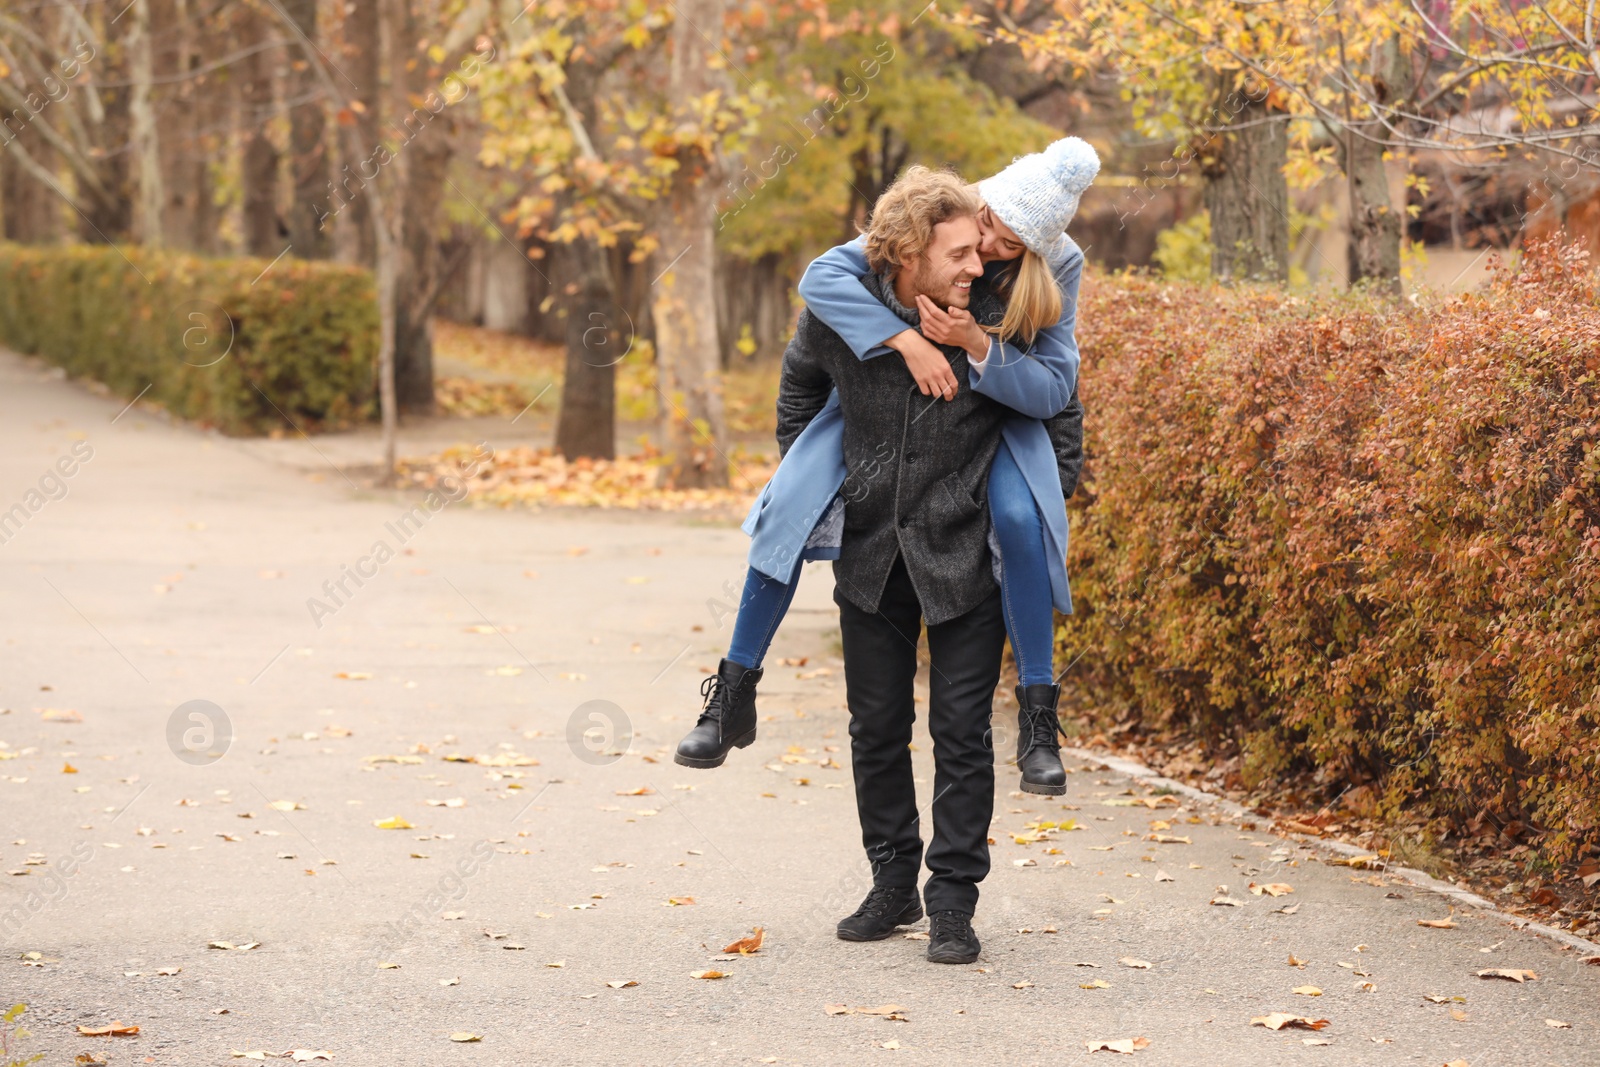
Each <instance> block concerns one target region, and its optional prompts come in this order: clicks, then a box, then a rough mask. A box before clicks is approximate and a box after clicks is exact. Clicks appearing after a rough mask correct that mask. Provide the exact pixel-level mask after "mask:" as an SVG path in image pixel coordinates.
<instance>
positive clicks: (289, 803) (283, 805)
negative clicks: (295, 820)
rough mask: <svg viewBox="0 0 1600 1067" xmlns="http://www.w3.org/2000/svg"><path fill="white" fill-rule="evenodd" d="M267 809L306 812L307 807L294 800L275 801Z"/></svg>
mask: <svg viewBox="0 0 1600 1067" xmlns="http://www.w3.org/2000/svg"><path fill="white" fill-rule="evenodd" d="M267 807H269V808H271V809H272V810H273V811H305V810H306V806H305V805H304V804H301V803H298V802H296V801H293V800H274V801H272V802H271V803H270V804H268V805H267Z"/></svg>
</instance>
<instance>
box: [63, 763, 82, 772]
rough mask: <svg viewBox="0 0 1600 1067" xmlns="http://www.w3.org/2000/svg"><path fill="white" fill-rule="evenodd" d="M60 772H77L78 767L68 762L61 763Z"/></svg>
mask: <svg viewBox="0 0 1600 1067" xmlns="http://www.w3.org/2000/svg"><path fill="white" fill-rule="evenodd" d="M61 773H62V774H77V773H78V768H76V767H74V766H73V765H72V764H70V763H63V764H62V765H61Z"/></svg>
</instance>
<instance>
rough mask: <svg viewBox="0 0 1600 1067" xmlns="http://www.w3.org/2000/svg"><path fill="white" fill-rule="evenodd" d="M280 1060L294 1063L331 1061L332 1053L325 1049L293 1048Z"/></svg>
mask: <svg viewBox="0 0 1600 1067" xmlns="http://www.w3.org/2000/svg"><path fill="white" fill-rule="evenodd" d="M281 1058H283V1059H290V1060H293V1061H294V1062H296V1063H310V1062H311V1061H312V1060H331V1059H333V1053H331V1052H329V1051H328V1050H327V1049H315V1050H313V1049H308V1048H295V1049H290V1050H289V1051H288V1052H285V1053H284V1054H283V1056H282V1057H281Z"/></svg>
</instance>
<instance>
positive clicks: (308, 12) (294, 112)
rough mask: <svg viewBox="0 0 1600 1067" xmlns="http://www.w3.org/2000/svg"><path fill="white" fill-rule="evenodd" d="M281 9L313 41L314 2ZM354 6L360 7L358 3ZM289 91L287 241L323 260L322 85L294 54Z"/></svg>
mask: <svg viewBox="0 0 1600 1067" xmlns="http://www.w3.org/2000/svg"><path fill="white" fill-rule="evenodd" d="M283 6H284V11H285V12H286V13H287V14H288V16H289V18H291V19H292V20H293V21H294V24H295V25H296V26H298V27H299V28H300V32H301V33H302V34H304V35H305V38H304V39H305V40H306V41H310V42H311V43H312V44H313V45H315V44H317V41H318V33H317V0H283ZM358 6H359V5H358ZM289 70H290V74H289V79H288V90H287V91H288V95H289V97H290V98H291V99H293V100H295V101H297V103H296V104H295V106H294V107H293V108H292V109H291V110H290V112H289V165H290V171H291V174H292V178H291V180H292V182H293V187H294V201H293V204H292V205H291V206H290V209H289V241H290V243H291V244H293V245H294V254H295V255H297V256H299V257H300V258H301V259H326V258H328V245H329V237H330V236H331V235H330V234H329V232H328V230H327V229H326V228H325V227H324V226H323V224H322V215H323V213H324V212H331V211H332V208H331V207H327V206H325V205H326V203H327V199H328V150H327V146H326V145H325V144H324V143H323V130H324V127H325V125H326V120H325V115H324V112H323V106H322V105H323V100H322V85H321V82H320V80H319V79H318V78H317V76H316V72H315V71H314V70H312V69H311V61H310V60H307V59H304V58H299V57H296V59H295V61H294V62H292V63H290V65H289Z"/></svg>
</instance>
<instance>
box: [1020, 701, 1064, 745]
mask: <svg viewBox="0 0 1600 1067" xmlns="http://www.w3.org/2000/svg"><path fill="white" fill-rule="evenodd" d="M1022 719H1023V727H1022V729H1023V733H1024V734H1025V735H1026V736H1027V743H1026V746H1025V748H1024V750H1023V751H1024V753H1025V754H1026V753H1027V752H1032V751H1033V750H1034V749H1036V748H1047V749H1050V750H1052V751H1057V750H1059V749H1060V748H1061V742H1060V740H1059V739H1058V738H1057V736H1056V735H1057V733H1058V732H1059V731H1060V729H1061V727H1060V720H1058V719H1057V718H1056V715H1055V713H1054V712H1053V711H1051V710H1050V709H1049V708H1037V707H1026V708H1023V709H1022Z"/></svg>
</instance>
